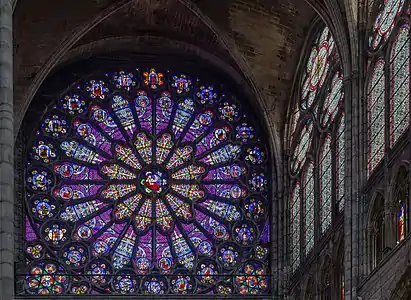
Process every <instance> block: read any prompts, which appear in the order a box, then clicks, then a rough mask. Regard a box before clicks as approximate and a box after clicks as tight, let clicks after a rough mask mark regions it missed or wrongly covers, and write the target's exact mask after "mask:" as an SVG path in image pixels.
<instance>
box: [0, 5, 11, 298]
mask: <svg viewBox="0 0 411 300" xmlns="http://www.w3.org/2000/svg"><path fill="white" fill-rule="evenodd" d="M12 2H13V1H12V0H0V300H12V299H13V298H14V256H13V250H14V224H13V219H14V169H13V160H14V155H13V153H14V152H13V151H14V150H13V148H14V147H13V146H14V133H13V38H12V36H13V34H12V18H13V5H12V4H13V3H12Z"/></svg>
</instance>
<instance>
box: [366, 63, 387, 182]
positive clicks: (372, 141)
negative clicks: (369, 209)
mask: <svg viewBox="0 0 411 300" xmlns="http://www.w3.org/2000/svg"><path fill="white" fill-rule="evenodd" d="M384 66H385V63H384V60H382V59H379V60H378V61H377V62H376V63H375V66H374V70H373V71H372V74H371V78H370V82H369V84H368V95H367V97H368V108H367V113H368V118H367V119H368V168H367V171H368V176H369V175H370V174H371V172H372V171H373V170H374V168H375V167H376V166H377V164H378V163H379V162H380V161H381V159H382V158H383V156H384V150H385V149H384V147H385V140H384V137H385V104H384V96H385V76H384Z"/></svg>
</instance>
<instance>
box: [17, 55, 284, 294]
mask: <svg viewBox="0 0 411 300" xmlns="http://www.w3.org/2000/svg"><path fill="white" fill-rule="evenodd" d="M111 54H115V53H111ZM111 54H108V55H107V57H106V58H105V59H110V55H111ZM120 54H121V53H120ZM159 55H161V54H159ZM120 56H123V55H122V54H121V55H120ZM131 57H133V58H129V59H130V61H132V60H133V59H134V56H133V55H131ZM143 57H146V56H145V55H144V54H143ZM184 58H185V59H187V56H184ZM91 59H93V58H91ZM99 59H102V58H101V57H100V58H96V60H99ZM111 59H113V61H112V62H111V66H110V63H108V67H109V68H113V63H114V65H117V62H116V61H115V60H116V59H115V58H111ZM191 59H192V63H193V62H194V63H198V64H199V65H201V64H204V61H203V62H201V60H199V59H198V58H196V57H192V58H191ZM74 61H75V62H76V63H77V65H78V64H79V61H76V60H74ZM149 61H150V59H149ZM160 61H161V57H160ZM72 62H73V61H71V62H70V63H67V64H62V65H60V66H59V68H56V69H55V70H54V73H59V72H63V73H64V72H66V73H67V71H66V69H67V68H70V65H71V63H72ZM80 62H81V60H80ZM123 63H124V62H123ZM185 63H186V64H187V60H185ZM120 64H121V63H120ZM126 64H127V62H126ZM154 64H157V65H158V62H154ZM174 64H176V63H174ZM188 64H190V61H188ZM80 68H82V67H80ZM213 68H214V67H211V69H213ZM74 69H75V68H74ZM215 71H216V72H217V73H220V74H221V72H222V70H221V69H219V68H216V70H215ZM85 72H86V71H85ZM223 73H224V72H223ZM221 75H222V76H223V77H224V76H226V75H223V74H221ZM70 76H71V77H74V78H78V77H79V76H80V75H77V74H75V73H74V75H70ZM70 76H68V77H70ZM53 77H55V74H52V75H51V76H49V77H48V78H47V79H46V81H45V83H44V85H46V86H47V85H50V82H47V81H48V80H49V79H50V78H53ZM80 77H81V76H80ZM63 78H64V76H63ZM228 79H230V78H228ZM234 81H235V80H234ZM57 82H58V81H57ZM230 85H231V87H230V88H234V86H235V87H236V88H235V89H237V88H238V89H241V87H238V82H231V83H229V86H230ZM41 89H42V87H40V89H39V90H41ZM240 94H241V93H240ZM43 95H44V94H43ZM41 96H42V95H40V96H38V95H36V97H35V99H33V101H35V102H33V103H38V100H39V98H41ZM49 96H50V95H47V94H45V97H46V98H47V97H49ZM45 101H46V102H47V100H45ZM43 104H44V103H43ZM248 105H250V106H252V103H248ZM41 107H42V106H41ZM36 110H38V109H29V110H28V115H31V113H32V112H34V111H36ZM254 110H255V111H256V112H257V111H258V109H256V108H254ZM42 113H43V112H42V111H41V110H39V111H38V112H37V114H34V115H33V116H31V119H33V118H34V119H35V118H36V116H37V115H41V114H42ZM26 117H27V116H26ZM30 123H31V122H30V121H27V120H25V121H24V122H23V124H22V127H21V131H20V133H19V137H18V139H17V141H16V144H17V147H16V148H18V149H19V150H20V151H21V153H22V152H24V147H25V145H26V142H27V138H28V136H27V135H26V133H27V130H31V129H32V128H30V125H29V124H30ZM261 125H262V124H261ZM27 127H28V128H27ZM262 127H264V125H262ZM265 130H267V128H265ZM16 160H17V161H22V160H23V155H22V154H19V155H18V157H16ZM20 165H21V164H20ZM22 169H24V166H22ZM274 172H275V171H274ZM23 173H24V171H22V170H21V171H20V173H19V174H18V175H19V177H20V179H19V180H17V182H16V184H17V185H18V186H22V185H23V181H24V179H22V178H21V177H22V176H23ZM273 201H275V200H274V199H273ZM19 205H20V206H21V204H19ZM17 215H18V216H16V218H17V219H18V220H20V221H22V219H21V216H20V212H17ZM20 223H21V222H20ZM17 227H18V226H17ZM19 231H20V230H19ZM19 243H21V240H20V241H19V240H17V241H16V245H17V246H16V248H17V249H21V248H22V246H21V245H19ZM273 260H274V257H273V254H272V257H271V260H270V261H269V264H271V265H272V264H273ZM275 271H276V270H273V269H272V270H271V272H272V273H273V272H275ZM270 275H272V274H270ZM275 292H276V291H274V290H272V291H271V293H275Z"/></svg>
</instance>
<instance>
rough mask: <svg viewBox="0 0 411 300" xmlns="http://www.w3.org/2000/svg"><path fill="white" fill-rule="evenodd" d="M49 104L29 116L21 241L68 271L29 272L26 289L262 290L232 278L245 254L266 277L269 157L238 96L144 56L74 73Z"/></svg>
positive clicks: (38, 258) (38, 260)
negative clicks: (137, 63) (109, 68)
mask: <svg viewBox="0 0 411 300" xmlns="http://www.w3.org/2000/svg"><path fill="white" fill-rule="evenodd" d="M66 87H67V85H66ZM49 102H50V103H49V105H48V107H47V109H46V110H45V112H44V114H43V116H42V117H41V119H40V121H38V122H39V123H38V125H37V126H35V129H34V130H33V126H30V130H31V131H32V134H31V139H30V141H29V146H28V151H27V153H26V157H27V164H26V167H25V177H24V185H25V207H27V208H26V211H25V230H24V236H25V244H24V251H25V257H26V258H27V262H28V266H29V267H30V268H31V269H33V268H34V269H33V270H34V271H33V272H42V273H45V272H46V273H47V270H49V269H50V270H51V269H53V268H54V269H58V270H60V271H64V272H65V274H66V275H67V276H68V277H67V278H68V279H66V278H65V277H64V278H63V279H64V282H63V283H58V284H57V286H56V287H55V288H54V289H52V288H48V287H47V286H45V287H44V286H43V285H44V284H46V285H47V284H50V283H47V282H45V281H44V284H43V283H42V282H41V281H39V279H38V278H37V277H39V276H43V275H44V274H43V275H38V274H37V275H36V276H37V277H36V279H33V280H32V281H31V282H30V284H31V288H30V290H29V291H26V292H27V293H31V294H35V293H37V292H38V293H49V294H67V293H68V294H82V293H83V294H106V293H111V294H123V295H126V294H159V295H160V294H172V293H175V294H187V295H188V294H194V293H195V294H229V293H233V294H248V293H251V294H267V293H269V291H270V289H269V288H268V287H267V286H264V282H263V284H262V285H261V284H260V281H259V279H260V278H257V279H255V278H254V277H253V280H250V283H249V284H250V285H253V286H252V288H251V287H250V288H248V287H244V286H243V287H242V286H239V284H240V283H239V282H237V281H236V280H235V279H234V278H235V276H237V275H241V274H236V272H238V271H239V270H240V271H241V270H242V267H241V266H243V265H244V263H246V262H247V261H250V260H251V261H253V262H255V263H254V264H255V265H256V266H257V265H258V266H259V272H260V273H261V272H262V271H261V270H264V272H265V273H264V274H259V275H261V276H269V275H270V269H269V267H268V266H269V264H270V263H269V255H268V254H269V249H270V218H269V216H270V208H269V207H270V205H269V203H270V199H271V196H270V191H271V184H270V183H271V180H270V176H271V175H270V167H269V155H268V153H267V150H268V149H267V145H266V144H265V142H263V140H264V139H263V138H262V137H261V136H262V135H261V130H260V127H259V126H260V125H259V124H255V123H254V122H255V120H256V118H253V116H252V115H251V113H250V110H249V109H248V108H247V104H246V103H242V102H241V101H240V100H238V99H237V98H236V97H235V95H233V94H231V93H227V91H224V88H223V86H222V85H215V84H213V83H209V82H207V81H204V82H203V81H202V80H201V79H198V78H196V77H194V76H191V75H189V74H188V73H179V72H175V73H174V72H171V71H163V70H156V69H154V68H150V67H147V68H141V69H133V68H127V69H124V70H117V71H113V72H106V73H97V75H96V73H93V74H92V75H88V76H84V77H82V78H81V79H80V80H77V81H76V82H75V83H74V84H71V85H70V86H69V88H65V89H62V92H61V94H59V96H58V97H56V98H55V99H52V100H51V101H49ZM48 260H50V261H53V262H54V264H55V265H54V267H53V268H51V267H50V266H48V265H47V268H46V267H44V266H45V262H47V261H48ZM36 267H38V268H36ZM54 269H53V270H54ZM248 269H250V267H248ZM27 272H28V271H27ZM53 272H54V271H53ZM212 273H213V274H214V275H213V274H212ZM29 275H30V274H28V273H27V275H26V276H27V278H26V285H27V280H29V279H28V278H29ZM46 275H47V274H46ZM243 275H246V274H243ZM254 275H255V274H253V276H254ZM50 276H51V277H50ZM50 276H49V277H48V278H49V279H50V280H51V279H53V276H54V275H53V274H51V275H50ZM213 276H215V277H213ZM250 278H251V277H250ZM59 280H60V281H61V280H62V279H61V278H60V277H59ZM53 282H54V281H53ZM69 282H70V283H69ZM257 283H258V284H260V285H258V284H257ZM176 284H178V286H177V285H176ZM254 284H257V285H255V286H254ZM38 286H41V288H38ZM259 286H263V287H264V288H261V289H259Z"/></svg>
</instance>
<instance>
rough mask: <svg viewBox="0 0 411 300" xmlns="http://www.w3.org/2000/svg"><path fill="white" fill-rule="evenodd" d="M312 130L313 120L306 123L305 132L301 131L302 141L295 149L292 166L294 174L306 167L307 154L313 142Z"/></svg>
mask: <svg viewBox="0 0 411 300" xmlns="http://www.w3.org/2000/svg"><path fill="white" fill-rule="evenodd" d="M312 130H313V122H312V120H310V119H308V120H306V121H305V124H304V127H303V130H302V131H301V133H300V135H301V138H300V141H299V143H298V145H297V146H296V147H295V150H294V155H293V160H294V161H293V164H292V172H293V173H298V171H299V170H300V169H301V168H302V166H303V165H304V163H305V161H306V159H307V152H308V150H309V149H310V145H311V142H312Z"/></svg>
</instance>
